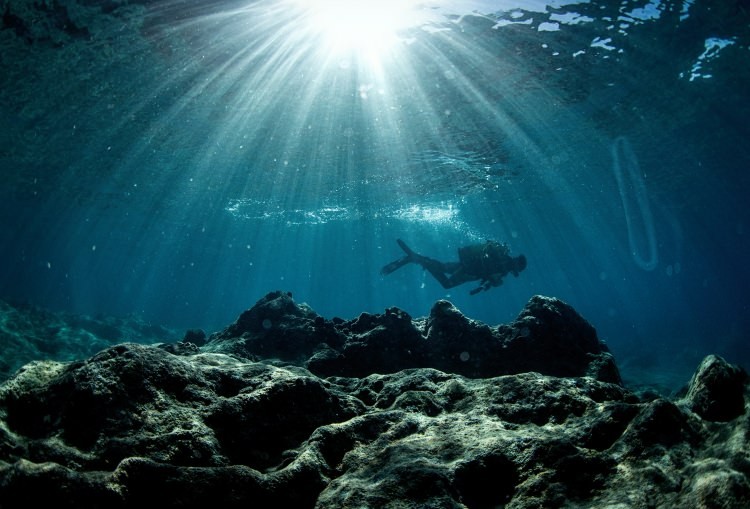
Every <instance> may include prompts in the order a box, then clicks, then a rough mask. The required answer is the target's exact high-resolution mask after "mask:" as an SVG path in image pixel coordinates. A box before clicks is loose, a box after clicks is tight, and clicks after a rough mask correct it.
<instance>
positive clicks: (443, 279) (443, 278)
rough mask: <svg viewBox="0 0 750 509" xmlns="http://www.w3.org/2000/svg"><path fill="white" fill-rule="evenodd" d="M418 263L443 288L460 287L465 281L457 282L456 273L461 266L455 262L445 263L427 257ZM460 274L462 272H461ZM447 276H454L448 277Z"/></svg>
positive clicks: (421, 258)
mask: <svg viewBox="0 0 750 509" xmlns="http://www.w3.org/2000/svg"><path fill="white" fill-rule="evenodd" d="M418 263H419V264H420V265H421V266H422V267H424V269H425V270H426V271H427V272H429V273H430V275H432V277H434V278H435V279H436V280H437V282H438V283H440V285H441V286H442V287H443V288H446V289H447V288H453V287H454V286H458V285H460V284H461V283H463V282H464V281H457V280H456V278H455V274H454V273H455V272H456V271H457V270H458V269H460V267H461V264H459V263H455V262H448V263H443V262H441V261H438V260H433V259H432V258H427V257H426V256H420V257H419V261H418ZM459 272H460V271H459ZM446 274H452V275H451V276H448V275H446Z"/></svg>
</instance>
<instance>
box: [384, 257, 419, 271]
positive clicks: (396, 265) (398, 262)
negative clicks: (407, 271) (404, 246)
mask: <svg viewBox="0 0 750 509" xmlns="http://www.w3.org/2000/svg"><path fill="white" fill-rule="evenodd" d="M411 261H412V259H411V257H409V256H404V257H403V258H399V259H398V260H396V261H393V262H391V263H389V264H388V265H386V266H385V267H383V268H382V269H380V273H381V274H383V275H384V276H387V275H388V274H390V273H391V272H395V271H397V270H398V269H400V268H401V267H403V266H404V265H406V264H407V263H410V262H411Z"/></svg>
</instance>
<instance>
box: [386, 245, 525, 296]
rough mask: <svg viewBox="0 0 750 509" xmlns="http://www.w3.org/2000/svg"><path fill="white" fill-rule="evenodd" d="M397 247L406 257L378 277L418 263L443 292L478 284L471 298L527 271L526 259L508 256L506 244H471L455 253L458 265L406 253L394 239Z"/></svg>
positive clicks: (402, 246) (521, 256)
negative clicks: (459, 286) (460, 286)
mask: <svg viewBox="0 0 750 509" xmlns="http://www.w3.org/2000/svg"><path fill="white" fill-rule="evenodd" d="M396 242H398V245H399V246H400V247H401V249H403V250H404V252H405V253H406V256H404V257H402V258H399V259H398V260H395V261H393V262H391V263H389V264H388V265H386V266H385V267H383V268H382V269H381V270H380V273H381V274H383V275H384V276H385V275H388V274H390V273H392V272H394V271H396V270H398V269H400V268H401V267H403V266H404V265H407V264H409V263H418V264H419V265H421V266H422V267H423V268H424V269H425V270H426V271H427V272H429V273H430V274H432V277H434V278H435V279H437V280H438V282H439V283H440V284H441V285H443V288H453V287H454V286H458V285H462V284H464V283H467V282H469V281H477V280H478V281H479V282H480V284H479V286H478V287H477V288H474V289H473V290H472V291H471V292H469V293H471V295H476V294H477V293H479V292H482V291H487V290H489V289H490V288H492V287H494V286H500V285H501V284H503V277H504V276H505V275H507V274H508V273H513V275H514V276H516V277H518V274H519V273H520V272H521V271H522V270H523V269H525V268H526V257H525V256H524V255H519V256H516V257H515V258H514V257H512V256H510V249H509V248H508V246H507V245H505V244H500V243H499V242H495V241H492V240H488V241H487V242H485V243H484V244H474V245H471V246H465V247H461V248H459V249H458V260H459V261H457V262H441V261H438V260H433V259H432V258H428V257H426V256H422V255H419V254H417V253H415V252H414V251H412V250H411V249H409V246H407V245H406V243H404V241H403V240H401V239H397V240H396Z"/></svg>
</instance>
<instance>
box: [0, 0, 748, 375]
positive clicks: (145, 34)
mask: <svg viewBox="0 0 750 509" xmlns="http://www.w3.org/2000/svg"><path fill="white" fill-rule="evenodd" d="M386 3H387V2H386ZM384 5H385V4H384ZM431 5H432V7H431V8H429V9H428V8H422V9H421V10H417V12H418V13H419V15H420V16H423V17H424V18H419V19H418V20H417V21H414V22H413V24H412V25H410V26H402V27H399V32H398V35H399V37H400V40H399V41H397V42H396V43H395V45H394V46H392V47H389V48H386V49H383V50H382V54H379V55H377V56H373V55H369V54H367V55H364V53H363V52H362V51H361V49H362V48H354V49H352V48H348V49H343V50H342V49H341V48H339V47H334V46H333V45H332V44H331V43H330V41H328V42H326V34H325V33H324V30H323V29H322V28H321V25H320V23H318V22H314V21H315V19H317V18H316V17H315V15H314V14H312V11H309V10H306V9H307V8H306V7H305V6H304V4H303V5H302V6H300V3H299V2H296V3H295V2H283V1H277V2H270V1H257V2H252V1H245V2H239V1H229V2H227V1H223V2H219V1H215V2H173V3H170V2H150V1H141V2H131V3H124V2H101V3H100V2H85V1H66V0H58V1H55V2H36V3H34V2H30V1H20V0H4V1H3V3H2V9H3V11H4V15H3V18H2V26H1V28H2V30H0V67H1V68H2V70H3V71H2V73H0V172H1V173H0V175H2V177H1V178H2V180H1V182H2V184H0V224H1V226H2V227H1V228H0V253H2V254H1V256H2V259H1V263H0V298H2V299H5V300H9V301H15V302H27V303H31V304H33V305H35V306H41V307H44V308H49V309H52V310H60V311H67V312H72V313H80V314H86V315H96V314H107V315H131V314H133V315H137V316H139V317H142V318H143V319H144V320H147V321H150V322H153V323H158V324H160V325H164V326H166V327H170V328H175V329H181V328H185V329H186V328H196V327H200V328H204V329H206V330H208V331H212V330H218V329H219V328H221V327H223V326H225V325H226V324H228V323H230V322H231V321H233V320H234V319H235V318H236V316H237V315H238V314H239V313H240V312H241V311H242V310H244V309H247V308H249V307H250V306H251V305H252V304H253V303H254V302H256V301H257V300H258V299H259V298H261V297H262V296H263V295H264V294H266V293H267V292H269V291H272V290H276V289H281V290H287V291H291V292H292V293H293V295H294V298H295V300H296V301H298V302H307V303H308V304H309V305H310V306H311V307H312V308H313V309H314V310H316V311H317V312H318V313H320V314H321V315H323V316H326V317H333V316H339V317H343V318H352V317H355V316H357V315H358V314H359V313H361V312H371V313H380V312H383V310H384V309H385V308H387V307H391V306H398V307H400V308H402V309H404V310H406V311H407V312H408V313H410V314H411V315H412V316H415V317H416V316H423V315H426V314H427V313H428V312H429V309H430V307H431V306H432V304H433V303H434V302H435V301H436V300H438V299H442V298H447V299H449V300H450V301H451V302H453V303H454V304H455V305H456V306H457V307H458V308H459V309H460V310H461V311H462V312H463V313H464V314H466V315H467V316H469V317H471V318H475V319H478V320H481V321H483V322H486V323H488V324H498V323H503V322H507V321H510V320H512V319H513V318H514V317H515V316H516V314H517V313H518V312H519V311H520V310H521V308H522V307H523V306H524V304H525V303H526V301H527V300H528V299H529V297H531V296H532V295H534V294H543V295H547V296H553V297H558V298H560V299H563V300H565V301H566V302H568V303H570V304H571V305H573V306H574V307H575V308H576V309H577V310H578V311H579V312H580V313H581V314H582V315H583V316H584V317H585V318H586V319H587V320H588V321H590V322H591V323H592V324H593V325H594V326H595V327H596V329H597V331H598V333H599V336H600V338H601V339H603V340H605V341H606V342H607V343H608V345H609V346H610V348H611V349H612V351H613V353H614V354H615V357H616V359H617V361H618V363H619V364H620V365H621V367H622V368H623V370H625V371H626V372H627V373H629V374H630V377H631V379H632V378H633V377H636V376H637V375H638V374H639V373H642V375H643V377H644V378H649V379H652V380H653V379H655V378H662V379H670V377H674V378H676V379H684V378H685V377H689V375H690V373H692V371H693V370H694V369H695V366H696V365H697V363H698V362H699V361H700V359H701V358H702V357H703V356H704V355H706V354H707V353H717V354H720V355H723V356H725V357H726V358H727V360H729V361H730V362H736V363H740V364H743V365H744V366H745V367H748V366H750V348H749V347H748V346H747V339H748V330H750V323H749V322H750V318H748V311H749V310H748V305H749V301H750V297H748V293H747V288H748V286H749V283H750V270H748V252H750V251H749V249H748V248H749V247H750V245H749V244H750V243H749V242H748V235H749V232H748V229H750V220H749V218H748V215H749V211H750V208H748V206H747V197H748V196H749V195H750V193H749V192H748V191H750V181H749V179H748V169H749V166H750V165H749V162H750V143H748V141H747V140H748V139H749V138H750V122H748V119H749V118H750V48H749V47H748V41H750V38H749V36H750V34H749V32H750V7H749V6H748V4H747V2H744V1H727V0H725V1H719V2H716V1H709V0H695V1H650V2H646V1H624V2H603V1H592V2H580V3H576V2H564V1H556V2H537V1H533V2H523V1H517V2H506V1H502V2H491V1H484V2H451V3H448V2H443V3H441V2H435V3H434V4H431ZM311 20H312V21H311ZM316 23H318V24H316ZM366 49H367V51H368V52H372V53H374V52H375V49H372V48H369V47H368V48H366ZM378 51H380V49H378ZM363 55H364V56H363ZM618 174H619V175H620V177H621V178H620V179H619V181H618V178H617V176H618ZM397 238H402V239H404V240H405V241H406V242H407V243H408V244H409V245H410V246H411V247H412V248H414V249H415V250H416V251H418V252H420V253H422V254H426V255H429V256H432V257H435V258H440V259H444V260H449V259H454V258H456V252H457V249H458V247H460V246H462V245H466V244H469V243H476V242H483V241H484V240H485V239H496V240H500V241H505V242H507V243H508V244H509V245H510V247H511V250H512V252H513V254H519V253H523V254H525V255H526V257H527V258H528V268H527V270H526V271H525V272H523V273H522V274H521V276H520V277H519V278H513V277H512V276H511V277H508V278H506V281H505V284H504V285H503V286H502V287H500V288H496V289H493V290H491V291H489V292H484V293H481V294H479V295H476V296H470V295H469V290H471V289H472V288H473V286H472V285H470V284H468V285H464V286H462V287H458V288H454V289H451V290H444V289H442V288H441V287H440V286H439V285H438V284H437V283H436V282H435V281H434V280H432V279H431V278H430V277H429V275H425V274H424V273H423V272H422V270H421V269H419V268H418V267H416V266H407V267H405V268H403V269H401V270H399V271H398V272H396V273H394V274H393V275H391V276H388V277H382V276H381V275H380V274H379V270H380V267H382V266H383V265H384V264H386V263H388V262H390V261H391V260H393V259H395V258H397V257H399V256H400V255H401V253H400V250H399V249H398V246H397V245H396V242H395V240H396V239H397Z"/></svg>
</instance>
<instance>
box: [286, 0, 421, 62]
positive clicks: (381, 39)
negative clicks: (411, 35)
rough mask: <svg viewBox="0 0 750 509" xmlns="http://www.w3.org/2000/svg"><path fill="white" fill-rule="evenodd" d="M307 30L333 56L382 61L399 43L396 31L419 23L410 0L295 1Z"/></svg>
mask: <svg viewBox="0 0 750 509" xmlns="http://www.w3.org/2000/svg"><path fill="white" fill-rule="evenodd" d="M296 3H297V4H298V5H299V6H301V7H303V8H304V9H305V24H306V25H307V29H308V30H309V31H310V32H311V33H313V34H315V35H317V36H319V40H320V41H321V43H322V45H323V49H324V50H326V51H328V52H330V53H333V54H352V53H353V54H355V55H357V56H358V57H363V58H365V59H367V60H375V61H378V60H381V59H383V58H384V57H385V56H386V55H387V54H388V53H389V52H390V51H391V50H392V49H393V48H394V46H395V45H396V44H397V43H398V42H399V41H400V40H401V37H399V32H400V31H403V30H404V29H406V28H409V27H413V26H415V25H418V24H419V21H418V14H419V13H418V3H417V2H416V1H414V0H296Z"/></svg>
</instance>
